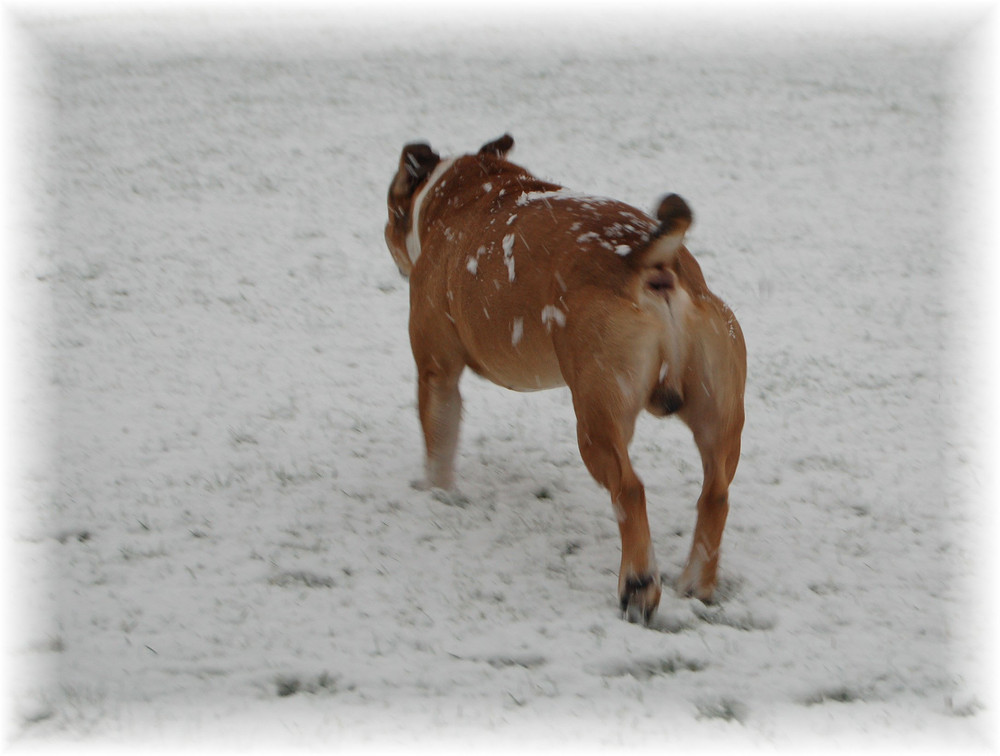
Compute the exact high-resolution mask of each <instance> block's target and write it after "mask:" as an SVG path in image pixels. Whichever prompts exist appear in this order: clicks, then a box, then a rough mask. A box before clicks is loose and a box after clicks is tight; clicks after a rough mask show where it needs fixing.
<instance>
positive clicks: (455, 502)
mask: <svg viewBox="0 0 1000 756" xmlns="http://www.w3.org/2000/svg"><path fill="white" fill-rule="evenodd" d="M410 487H411V488H414V489H416V490H417V491H426V492H428V493H430V495H431V498H432V499H434V500H435V501H440V502H441V503H442V504H447V505H448V506H451V507H465V506H467V505H468V503H469V497H468V496H466V495H465V494H463V493H461V492H460V491H456V490H455V489H454V488H441V486H436V485H434V484H433V483H430V482H429V481H427V480H426V479H425V478H420V479H419V480H412V481H410Z"/></svg>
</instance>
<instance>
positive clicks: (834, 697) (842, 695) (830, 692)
mask: <svg viewBox="0 0 1000 756" xmlns="http://www.w3.org/2000/svg"><path fill="white" fill-rule="evenodd" d="M864 700H865V697H864V695H863V694H862V693H861V692H859V691H856V690H852V689H851V688H848V687H847V686H846V685H840V686H837V687H834V688H825V689H823V690H820V691H818V692H816V693H814V694H813V695H811V696H807V697H806V698H804V699H803V701H802V703H803V704H804V705H805V706H817V705H819V704H825V703H829V702H834V703H854V702H855V701H864Z"/></svg>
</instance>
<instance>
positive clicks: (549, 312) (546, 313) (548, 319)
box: [542, 305, 566, 332]
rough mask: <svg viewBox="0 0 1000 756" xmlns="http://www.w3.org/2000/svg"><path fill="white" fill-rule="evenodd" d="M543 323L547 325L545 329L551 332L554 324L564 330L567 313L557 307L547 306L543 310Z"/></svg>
mask: <svg viewBox="0 0 1000 756" xmlns="http://www.w3.org/2000/svg"><path fill="white" fill-rule="evenodd" d="M542 323H544V324H545V329H546V330H547V331H550V332H551V331H552V324H553V323H555V324H556V325H557V326H559V327H560V328H562V327H563V326H565V325H566V313H565V312H563V311H562V310H560V309H559V308H558V307H556V306H555V305H545V307H543V308H542Z"/></svg>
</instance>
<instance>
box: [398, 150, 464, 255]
mask: <svg viewBox="0 0 1000 756" xmlns="http://www.w3.org/2000/svg"><path fill="white" fill-rule="evenodd" d="M454 162H455V158H449V159H447V160H442V161H441V162H440V163H438V164H437V165H436V166H435V167H434V170H433V171H431V175H430V178H428V179H427V183H426V184H424V188H423V189H421V190H420V191H419V192H417V196H416V197H414V198H413V212H412V213H410V230H409V231H408V232H407V234H406V253H407V254H408V255H409V256H410V262H411V263H413V264H416V262H417V259H418V258H419V257H420V208H421V206H422V205H423V204H424V197H426V196H427V192H428V191H430V189H431V187H433V186H434V185H435V184H436V183H437V182H438V181H440V179H441V176H443V175H444V173H445V171H447V170H448V169H449V168H451V164H452V163H454Z"/></svg>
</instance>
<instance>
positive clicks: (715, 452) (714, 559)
mask: <svg viewBox="0 0 1000 756" xmlns="http://www.w3.org/2000/svg"><path fill="white" fill-rule="evenodd" d="M736 414H737V417H728V418H725V419H723V420H720V418H719V416H718V414H717V413H715V412H707V413H704V414H701V415H689V416H686V417H685V416H684V415H682V417H683V418H684V420H685V422H687V424H688V425H689V426H690V428H691V430H692V432H693V433H694V440H695V444H696V445H697V446H698V451H699V452H700V453H701V460H702V468H703V470H704V475H705V480H704V483H703V484H702V490H701V495H700V496H699V498H698V519H697V522H696V524H695V529H694V538H693V540H692V542H691V553H690V555H689V556H688V561H687V566H685V568H684V571H683V573H682V574H681V577H680V579H679V580H678V583H677V591H678V593H680V594H681V595H682V596H694V597H695V598H698V599H701V600H702V601H705V602H708V601H711V600H712V597H713V594H714V592H715V586H716V581H717V577H716V574H717V570H718V566H719V547H720V545H721V543H722V531H723V530H724V529H725V527H726V518H727V516H728V514H729V484H730V483H732V480H733V476H734V475H735V474H736V465H737V463H738V462H739V458H740V434H741V432H742V429H743V414H742V405H741V406H740V410H739V412H738V413H736Z"/></svg>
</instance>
